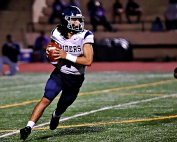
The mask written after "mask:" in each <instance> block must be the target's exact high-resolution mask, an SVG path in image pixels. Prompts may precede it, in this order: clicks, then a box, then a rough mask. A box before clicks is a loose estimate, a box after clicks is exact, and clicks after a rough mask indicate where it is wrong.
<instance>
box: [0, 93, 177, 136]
mask: <svg viewBox="0 0 177 142" xmlns="http://www.w3.org/2000/svg"><path fill="white" fill-rule="evenodd" d="M173 96H177V94H171V95H164V96H160V97H155V98H150V99H145V100H140V101H134V102H129V103H125V104H119V105H115V106H107V107H103V108H100V109H97V110H91V111H88V112H84V113H80V114H76V115H73V116H69V117H66V118H62V119H60V121H66V120H69V119H73V118H77V117H80V116H85V115H88V114H92V113H96V112H99V111H104V110H108V109H113V108H120V107H125V106H130V105H135V104H138V103H144V102H151V101H154V100H159V99H164V98H169V97H173ZM45 125H49V122H47V123H42V124H39V125H37V126H35V128H38V127H43V126H45ZM19 132H20V131H19V130H18V131H15V132H11V133H6V134H3V135H1V136H0V138H3V137H7V136H10V135H13V134H17V133H19Z"/></svg>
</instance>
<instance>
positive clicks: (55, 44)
mask: <svg viewBox="0 0 177 142" xmlns="http://www.w3.org/2000/svg"><path fill="white" fill-rule="evenodd" d="M47 48H48V49H49V55H48V59H49V61H50V63H51V64H53V65H56V64H58V63H59V60H55V59H54V58H53V57H52V54H53V52H54V51H55V49H56V48H59V49H60V47H59V45H58V44H57V43H50V44H48V45H47Z"/></svg>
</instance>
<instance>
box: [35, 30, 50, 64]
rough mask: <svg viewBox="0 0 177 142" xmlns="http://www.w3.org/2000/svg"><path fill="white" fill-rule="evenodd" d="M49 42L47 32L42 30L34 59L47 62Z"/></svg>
mask: <svg viewBox="0 0 177 142" xmlns="http://www.w3.org/2000/svg"><path fill="white" fill-rule="evenodd" d="M48 43H49V39H48V38H47V37H46V36H45V32H44V31H41V32H40V35H39V36H38V37H37V38H36V41H35V45H34V61H39V62H47V61H48V60H47V57H46V52H45V50H46V46H47V44H48Z"/></svg>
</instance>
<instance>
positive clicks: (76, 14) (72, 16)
mask: <svg viewBox="0 0 177 142" xmlns="http://www.w3.org/2000/svg"><path fill="white" fill-rule="evenodd" d="M76 19H77V20H78V21H79V25H78V26H75V25H74V24H73V22H71V20H76ZM61 24H62V26H64V27H66V28H68V29H70V30H71V31H75V32H81V31H83V30H84V16H83V15H82V12H81V10H80V9H79V8H78V7H76V6H70V7H67V8H65V9H64V11H63V12H62V20H61Z"/></svg>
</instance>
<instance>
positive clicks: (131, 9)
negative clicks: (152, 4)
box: [126, 0, 142, 23]
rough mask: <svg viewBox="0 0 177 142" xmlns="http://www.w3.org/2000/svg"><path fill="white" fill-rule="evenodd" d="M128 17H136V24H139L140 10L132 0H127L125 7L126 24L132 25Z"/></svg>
mask: <svg viewBox="0 0 177 142" xmlns="http://www.w3.org/2000/svg"><path fill="white" fill-rule="evenodd" d="M130 16H137V20H136V23H139V22H140V20H141V16H142V9H141V7H140V5H139V4H138V3H136V2H135V1H134V0H128V2H127V5H126V18H127V22H128V23H132V21H131V19H130Z"/></svg>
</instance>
